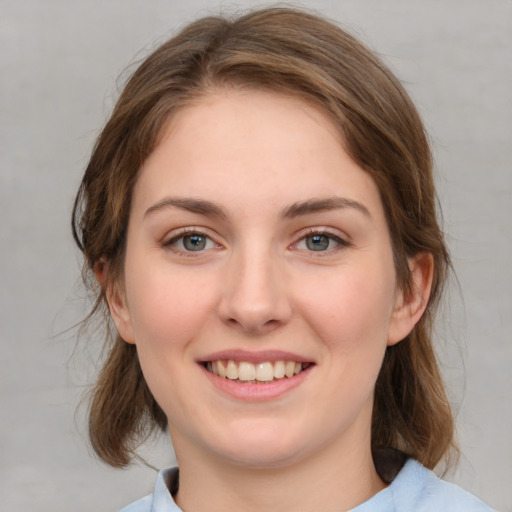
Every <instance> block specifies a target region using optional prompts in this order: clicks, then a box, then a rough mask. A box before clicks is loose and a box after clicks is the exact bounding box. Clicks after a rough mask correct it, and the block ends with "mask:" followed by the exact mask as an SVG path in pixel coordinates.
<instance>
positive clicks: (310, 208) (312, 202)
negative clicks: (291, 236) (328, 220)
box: [282, 196, 371, 219]
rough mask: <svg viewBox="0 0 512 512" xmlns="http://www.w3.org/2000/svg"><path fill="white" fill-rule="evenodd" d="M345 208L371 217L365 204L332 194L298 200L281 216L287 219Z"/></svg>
mask: <svg viewBox="0 0 512 512" xmlns="http://www.w3.org/2000/svg"><path fill="white" fill-rule="evenodd" d="M345 208H352V209H355V210H358V211H359V212H361V213H363V214H364V215H365V216H366V217H369V218H371V215H370V211H369V210H368V208H366V206H365V205H364V204H362V203H360V202H358V201H354V200H353V199H348V198H346V197H339V196H332V197H326V198H319V199H309V200H307V201H300V202H297V203H293V204H291V205H289V206H287V207H286V208H285V209H284V210H283V212H282V216H283V217H284V218H287V219H294V218H296V217H299V216H301V215H307V214H310V213H318V212H323V211H329V210H339V209H345Z"/></svg>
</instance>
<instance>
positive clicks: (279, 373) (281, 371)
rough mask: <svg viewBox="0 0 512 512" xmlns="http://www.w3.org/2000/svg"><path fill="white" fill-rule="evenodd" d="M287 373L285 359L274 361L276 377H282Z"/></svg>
mask: <svg viewBox="0 0 512 512" xmlns="http://www.w3.org/2000/svg"><path fill="white" fill-rule="evenodd" d="M284 375H285V366H284V361H276V362H275V363H274V377H275V378H276V379H282V378H283V377H284Z"/></svg>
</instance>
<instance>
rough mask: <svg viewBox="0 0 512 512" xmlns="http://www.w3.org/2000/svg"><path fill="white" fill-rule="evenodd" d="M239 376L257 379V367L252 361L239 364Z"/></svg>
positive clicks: (242, 378) (240, 377) (246, 378)
mask: <svg viewBox="0 0 512 512" xmlns="http://www.w3.org/2000/svg"><path fill="white" fill-rule="evenodd" d="M238 378H239V379H240V380H255V379H256V368H255V367H254V365H253V364H252V363H240V365H239V366H238ZM258 380H261V379H258Z"/></svg>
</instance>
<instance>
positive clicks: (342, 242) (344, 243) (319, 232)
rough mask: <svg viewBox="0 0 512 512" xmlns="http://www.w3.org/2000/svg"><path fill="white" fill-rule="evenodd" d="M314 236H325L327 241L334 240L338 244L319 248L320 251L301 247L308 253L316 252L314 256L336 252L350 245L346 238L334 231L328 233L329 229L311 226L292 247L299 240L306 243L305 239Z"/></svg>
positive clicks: (296, 245)
mask: <svg viewBox="0 0 512 512" xmlns="http://www.w3.org/2000/svg"><path fill="white" fill-rule="evenodd" d="M314 236H319V237H326V238H327V239H328V241H329V243H330V241H334V242H336V243H337V244H338V245H337V246H335V247H333V248H327V249H325V250H320V251H315V250H312V249H309V250H308V249H301V250H304V251H306V252H308V253H313V254H315V253H316V254H315V256H319V257H322V256H326V255H327V254H332V253H333V252H335V251H336V252H337V251H339V250H343V249H345V248H346V247H350V245H351V244H350V242H348V241H347V240H346V239H344V238H341V237H340V236H338V235H335V234H334V233H330V232H329V231H326V230H324V229H315V228H311V229H309V230H308V232H307V233H306V234H305V235H303V236H301V237H300V239H299V240H298V241H297V242H295V243H294V244H293V247H298V245H299V244H300V243H301V242H304V243H307V239H308V238H310V237H314Z"/></svg>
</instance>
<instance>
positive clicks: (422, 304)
mask: <svg viewBox="0 0 512 512" xmlns="http://www.w3.org/2000/svg"><path fill="white" fill-rule="evenodd" d="M409 268H410V271H411V277H412V283H411V289H410V291H408V292H406V291H404V290H399V291H398V292H397V297H396V299H395V304H394V310H393V314H392V317H391V321H390V325H389V332H388V345H395V344H396V343H398V342H400V341H402V340H403V339H404V338H405V337H407V335H408V334H410V332H411V331H412V330H413V328H414V326H415V325H416V324H417V322H418V321H419V320H420V318H421V317H422V315H423V313H424V312H425V309H426V307H427V304H428V300H429V297H430V290H431V288H432V277H433V271H434V261H433V258H432V254H430V253H425V252H422V253H418V254H417V255H415V256H413V257H412V258H409Z"/></svg>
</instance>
